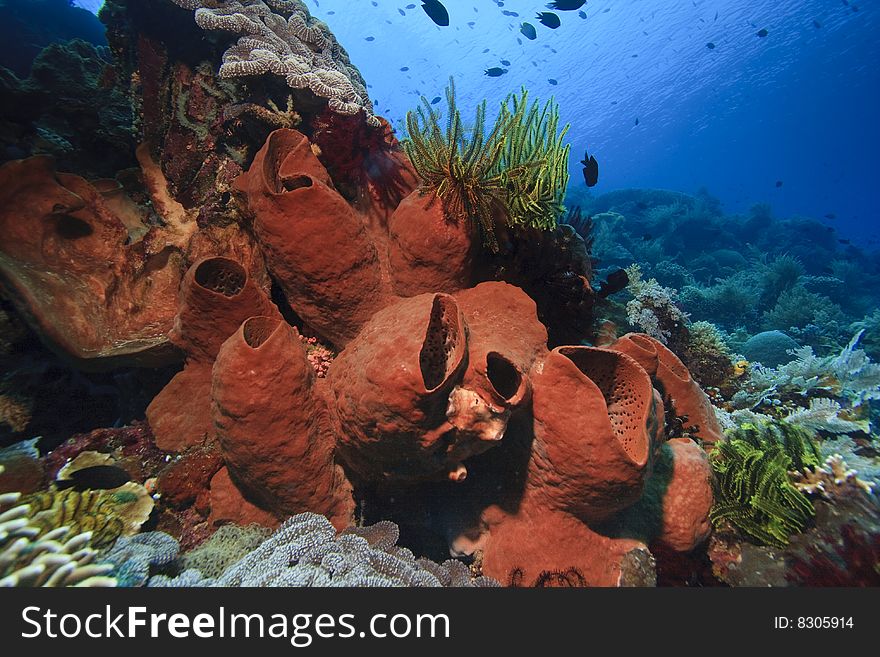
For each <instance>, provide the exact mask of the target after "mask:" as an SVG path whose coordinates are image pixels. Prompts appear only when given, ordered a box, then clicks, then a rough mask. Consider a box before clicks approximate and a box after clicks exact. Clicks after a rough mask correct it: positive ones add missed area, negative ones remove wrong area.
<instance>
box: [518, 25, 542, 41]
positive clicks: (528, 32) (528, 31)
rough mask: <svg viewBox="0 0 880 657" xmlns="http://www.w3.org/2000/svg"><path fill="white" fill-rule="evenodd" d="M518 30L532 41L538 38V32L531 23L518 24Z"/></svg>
mask: <svg viewBox="0 0 880 657" xmlns="http://www.w3.org/2000/svg"><path fill="white" fill-rule="evenodd" d="M519 31H520V32H522V35H523V36H524V37H525V38H526V39H529V40H530V41H534V40H535V39H537V38H538V33H537V31H535V26H534V25H532V24H531V23H523V24H522V25H521V26H520V28H519Z"/></svg>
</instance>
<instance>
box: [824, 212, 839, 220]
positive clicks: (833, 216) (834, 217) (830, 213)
mask: <svg viewBox="0 0 880 657" xmlns="http://www.w3.org/2000/svg"><path fill="white" fill-rule="evenodd" d="M825 218H826V219H837V215H836V214H834V213H833V212H829V213H828V214H826V215H825Z"/></svg>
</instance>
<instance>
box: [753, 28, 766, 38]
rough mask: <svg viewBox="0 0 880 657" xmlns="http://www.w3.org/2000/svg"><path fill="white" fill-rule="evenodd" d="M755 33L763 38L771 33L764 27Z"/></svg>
mask: <svg viewBox="0 0 880 657" xmlns="http://www.w3.org/2000/svg"><path fill="white" fill-rule="evenodd" d="M755 34H756V35H757V36H759V37H761V38H762V39H763V38H764V37H765V36H767V35H768V34H769V32H768V31H767V30H765V29H763V28H762V29H760V30H758V31H757V32H755Z"/></svg>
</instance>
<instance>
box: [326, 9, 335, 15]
mask: <svg viewBox="0 0 880 657" xmlns="http://www.w3.org/2000/svg"><path fill="white" fill-rule="evenodd" d="M335 13H336V12H335V11H333V10H332V9H331V10H330V11H328V12H327V15H328V16H333V15H334V14H335Z"/></svg>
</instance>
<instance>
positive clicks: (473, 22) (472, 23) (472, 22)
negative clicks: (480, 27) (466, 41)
mask: <svg viewBox="0 0 880 657" xmlns="http://www.w3.org/2000/svg"><path fill="white" fill-rule="evenodd" d="M476 24H477V22H476V21H468V27H473V26H474V25H476Z"/></svg>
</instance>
